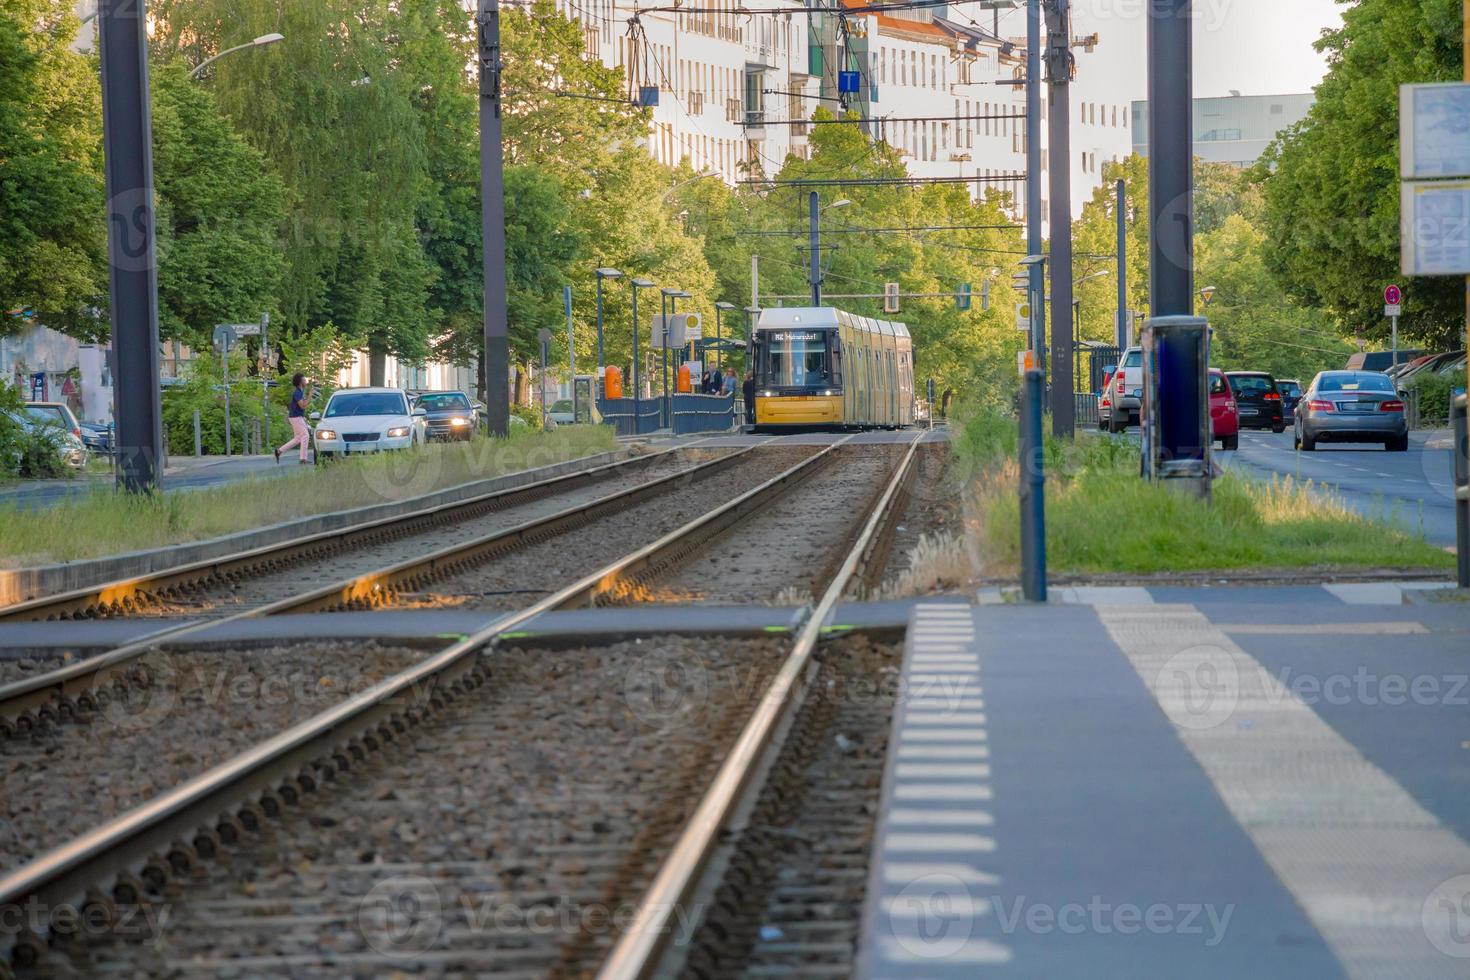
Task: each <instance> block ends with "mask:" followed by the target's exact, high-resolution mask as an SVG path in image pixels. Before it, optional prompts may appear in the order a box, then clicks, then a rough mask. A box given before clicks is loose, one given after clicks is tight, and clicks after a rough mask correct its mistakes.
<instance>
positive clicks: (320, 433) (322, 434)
mask: <svg viewBox="0 0 1470 980" xmlns="http://www.w3.org/2000/svg"><path fill="white" fill-rule="evenodd" d="M316 437H317V438H318V439H335V438H337V433H335V432H333V431H332V430H331V429H317V430H316Z"/></svg>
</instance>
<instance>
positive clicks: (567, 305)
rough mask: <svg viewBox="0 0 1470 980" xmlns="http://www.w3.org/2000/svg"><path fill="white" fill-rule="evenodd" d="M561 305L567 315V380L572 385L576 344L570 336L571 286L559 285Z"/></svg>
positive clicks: (575, 366)
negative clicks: (568, 371) (568, 373)
mask: <svg viewBox="0 0 1470 980" xmlns="http://www.w3.org/2000/svg"><path fill="white" fill-rule="evenodd" d="M561 305H562V309H563V310H564V311H565V312H566V315H567V367H568V369H569V370H570V371H571V372H572V373H571V374H570V375H568V382H569V383H570V384H572V385H573V386H575V385H576V383H577V345H576V344H574V343H573V342H572V341H573V339H574V338H573V336H572V287H571V286H563V287H561Z"/></svg>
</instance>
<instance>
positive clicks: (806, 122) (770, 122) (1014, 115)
mask: <svg viewBox="0 0 1470 980" xmlns="http://www.w3.org/2000/svg"><path fill="white" fill-rule="evenodd" d="M1025 118H1026V114H1025V113H1024V112H1002V113H987V114H982V115H976V116H870V117H869V118H867V119H766V120H764V121H762V122H758V123H747V124H746V126H747V127H748V128H750V129H760V128H761V127H762V126H834V125H837V124H838V123H847V124H849V125H854V124H857V123H879V124H887V123H899V122H969V121H970V120H972V119H1025Z"/></svg>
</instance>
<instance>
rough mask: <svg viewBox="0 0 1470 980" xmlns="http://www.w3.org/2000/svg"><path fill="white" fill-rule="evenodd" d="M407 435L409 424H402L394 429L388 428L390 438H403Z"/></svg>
mask: <svg viewBox="0 0 1470 980" xmlns="http://www.w3.org/2000/svg"><path fill="white" fill-rule="evenodd" d="M406 435H408V427H407V426H403V425H400V426H398V427H397V428H393V429H389V430H388V438H389V439H402V438H403V437H404V436H406Z"/></svg>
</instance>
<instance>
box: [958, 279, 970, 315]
mask: <svg viewBox="0 0 1470 980" xmlns="http://www.w3.org/2000/svg"><path fill="white" fill-rule="evenodd" d="M954 308H955V309H957V310H959V311H960V312H961V313H963V312H964V311H965V310H968V309H969V308H970V284H969V283H967V282H962V283H960V286H959V288H958V289H956V290H955V294H954Z"/></svg>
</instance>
